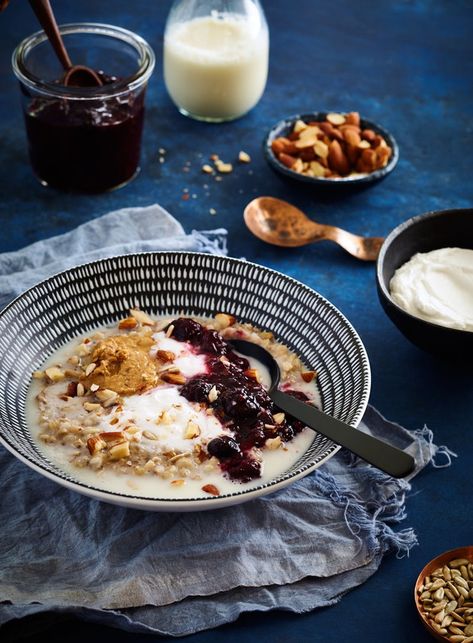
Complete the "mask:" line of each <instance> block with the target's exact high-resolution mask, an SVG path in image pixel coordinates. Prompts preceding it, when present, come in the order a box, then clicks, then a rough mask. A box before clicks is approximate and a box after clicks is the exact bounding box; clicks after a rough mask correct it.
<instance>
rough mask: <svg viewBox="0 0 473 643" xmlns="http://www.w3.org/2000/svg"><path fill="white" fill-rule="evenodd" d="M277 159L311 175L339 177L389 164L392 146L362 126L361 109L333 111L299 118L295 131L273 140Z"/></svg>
mask: <svg viewBox="0 0 473 643" xmlns="http://www.w3.org/2000/svg"><path fill="white" fill-rule="evenodd" d="M271 148H272V150H273V153H274V155H275V156H276V158H277V159H278V160H279V161H280V162H281V163H282V164H283V165H285V166H286V167H288V168H289V169H291V170H293V171H295V172H298V173H299V174H303V175H305V176H310V177H321V178H330V179H337V178H341V177H346V176H351V175H358V174H370V173H371V172H374V171H375V170H379V169H380V168H383V167H385V166H386V165H387V163H388V161H389V159H390V158H391V156H392V149H391V148H390V147H389V145H388V144H387V142H386V140H385V139H384V138H383V137H382V136H381V135H380V134H377V133H376V132H375V131H373V130H371V129H362V127H361V124H360V115H359V114H358V112H350V113H349V114H338V113H335V112H331V113H329V114H327V116H326V117H325V120H319V121H309V122H307V123H306V122H305V121H302V120H300V119H299V120H297V121H296V122H295V123H294V125H293V129H292V132H291V133H290V134H289V135H288V136H287V137H285V136H280V137H278V138H276V139H274V140H273V141H272V143H271Z"/></svg>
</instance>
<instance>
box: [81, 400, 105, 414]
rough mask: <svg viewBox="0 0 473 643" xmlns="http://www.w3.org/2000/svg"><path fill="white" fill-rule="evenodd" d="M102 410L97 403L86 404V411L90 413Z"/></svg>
mask: <svg viewBox="0 0 473 643" xmlns="http://www.w3.org/2000/svg"><path fill="white" fill-rule="evenodd" d="M101 408H102V407H101V406H100V404H96V403H95V402H84V409H85V410H86V411H88V412H89V413H90V412H91V411H98V410H99V409H101Z"/></svg>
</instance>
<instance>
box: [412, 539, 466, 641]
mask: <svg viewBox="0 0 473 643" xmlns="http://www.w3.org/2000/svg"><path fill="white" fill-rule="evenodd" d="M455 558H466V559H468V560H469V561H471V562H472V563H473V545H470V546H469V547H458V548H457V549H451V550H450V551H446V552H444V553H443V554H440V556H437V557H436V558H433V559H432V560H431V561H430V563H427V565H426V566H425V567H424V569H423V570H422V571H421V573H420V574H419V576H418V577H417V580H416V584H415V586H414V601H415V604H416V608H417V613H418V614H419V617H420V619H421V621H422V623H423V625H424V627H425V629H426V630H427V631H428V632H429V633H430V634H431V635H432V636H433V637H434V638H436V639H437V641H444V642H445V641H449V638H448V636H444V635H443V634H439V632H437V630H435V629H434V628H433V627H432V626H431V625H430V623H429V621H428V620H427V618H426V616H425V615H424V613H423V612H422V604H421V602H420V600H419V594H418V591H417V590H418V589H419V587H420V586H421V585H422V583H423V582H424V578H425V577H426V576H430V574H431V573H432V572H433V571H434V570H435V569H437V567H443V566H444V565H446V564H447V563H448V562H449V561H451V560H454V559H455Z"/></svg>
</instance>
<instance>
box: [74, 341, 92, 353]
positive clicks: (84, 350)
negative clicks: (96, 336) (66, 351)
mask: <svg viewBox="0 0 473 643" xmlns="http://www.w3.org/2000/svg"><path fill="white" fill-rule="evenodd" d="M91 349H92V347H91V346H89V345H88V344H86V343H85V342H82V344H81V345H80V346H79V347H78V348H77V353H78V354H79V355H80V356H85V355H88V354H89V353H90V351H91Z"/></svg>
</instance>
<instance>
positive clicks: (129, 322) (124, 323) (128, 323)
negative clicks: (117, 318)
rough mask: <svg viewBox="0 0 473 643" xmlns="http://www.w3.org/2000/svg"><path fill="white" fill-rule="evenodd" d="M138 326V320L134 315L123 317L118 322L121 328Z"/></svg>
mask: <svg viewBox="0 0 473 643" xmlns="http://www.w3.org/2000/svg"><path fill="white" fill-rule="evenodd" d="M137 326H138V322H137V321H136V319H135V318H134V317H127V318H126V319H122V320H121V322H120V323H119V324H118V328H119V329H120V330H130V329H131V328H136V327H137Z"/></svg>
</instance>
